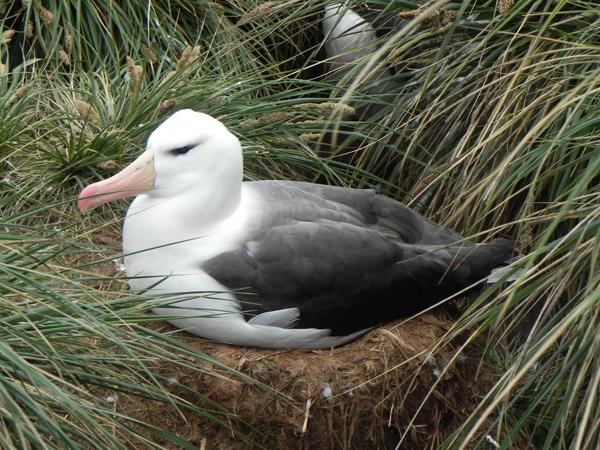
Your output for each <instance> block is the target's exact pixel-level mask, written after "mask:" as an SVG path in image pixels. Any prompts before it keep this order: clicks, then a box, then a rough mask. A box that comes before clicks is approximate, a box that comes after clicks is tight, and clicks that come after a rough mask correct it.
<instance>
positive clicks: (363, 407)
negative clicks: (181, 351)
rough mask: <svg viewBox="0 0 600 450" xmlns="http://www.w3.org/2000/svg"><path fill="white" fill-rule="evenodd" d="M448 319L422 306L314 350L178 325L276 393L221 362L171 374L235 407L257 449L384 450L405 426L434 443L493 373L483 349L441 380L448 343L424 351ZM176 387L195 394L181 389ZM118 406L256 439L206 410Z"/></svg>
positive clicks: (210, 444)
mask: <svg viewBox="0 0 600 450" xmlns="http://www.w3.org/2000/svg"><path fill="white" fill-rule="evenodd" d="M449 326H450V322H448V321H447V320H444V319H442V318H440V316H439V314H436V313H428V314H424V315H422V316H421V317H418V318H414V319H411V320H408V321H401V322H396V323H394V324H388V325H386V326H383V327H380V328H378V329H376V330H373V331H372V332H370V333H369V334H368V335H366V336H365V337H363V338H361V339H359V340H357V341H355V342H353V343H350V344H348V345H346V346H344V347H340V348H336V349H331V350H320V351H310V352H302V351H277V350H263V349H248V348H240V347H233V346H229V345H223V344H218V343H214V342H206V341H202V340H198V339H196V338H190V337H189V335H185V334H183V333H182V334H180V337H181V339H185V340H187V341H188V343H189V345H190V346H192V347H194V348H196V349H197V350H199V351H201V352H203V353H205V354H208V355H210V356H212V357H214V358H217V359H218V360H220V361H221V362H223V363H225V364H226V365H227V366H229V367H232V368H234V369H236V370H239V371H241V372H244V373H246V374H248V375H250V376H251V377H253V378H254V379H256V380H258V381H260V382H262V383H264V384H266V385H268V386H271V387H272V388H274V389H276V390H278V391H279V392H281V394H282V396H277V395H275V394H272V393H269V392H265V391H264V390H263V389H261V388H260V387H258V386H256V385H252V384H249V383H246V382H244V381H241V380H240V379H239V378H236V377H235V376H233V375H231V374H229V373H227V372H224V371H223V372H219V373H220V375H221V377H215V376H214V375H209V374H204V375H198V374H197V373H193V374H192V373H191V372H190V373H185V374H181V373H180V374H177V381H178V383H179V384H180V385H183V386H185V387H186V389H192V390H194V391H197V392H200V393H202V394H203V395H206V396H207V397H209V398H210V399H212V400H213V401H216V402H218V403H220V404H221V405H222V406H223V407H225V408H226V409H228V410H229V411H231V412H232V413H234V414H235V415H236V416H237V419H235V418H230V423H231V425H232V427H233V428H235V429H238V430H240V431H242V432H244V433H246V434H247V435H248V436H250V437H251V438H252V439H253V440H254V441H255V443H256V445H255V447H256V448H260V447H261V446H264V447H265V448H269V449H272V448H277V449H311V450H313V449H337V448H339V449H355V448H360V449H371V448H372V449H376V448H382V449H384V448H385V449H389V448H394V447H395V446H396V444H397V443H398V440H399V437H400V435H401V434H402V433H404V432H405V431H406V434H407V435H406V438H405V439H404V442H403V444H402V445H401V446H400V447H399V448H402V449H415V448H418V449H429V448H437V446H438V445H439V444H440V443H441V442H442V440H443V439H444V438H445V437H447V436H448V435H449V434H450V433H452V432H453V431H454V430H455V429H456V428H457V427H458V425H459V424H460V423H461V421H462V420H464V419H465V418H466V417H467V415H468V413H469V412H471V411H472V410H473V409H474V407H475V405H476V404H477V399H478V398H479V395H480V394H481V393H482V392H485V389H486V388H489V387H490V383H491V380H492V378H493V377H492V376H491V370H490V369H487V370H486V368H485V367H484V368H479V371H478V364H479V362H480V360H479V358H459V361H458V362H457V363H456V365H455V366H453V367H451V368H450V370H448V371H447V372H446V373H442V374H441V377H442V378H441V380H438V377H439V376H440V370H441V369H442V368H443V367H444V365H445V364H446V363H447V362H448V361H449V360H450V359H451V358H452V356H453V349H450V348H447V349H446V350H443V351H440V352H438V353H437V354H436V356H435V358H431V357H430V358H428V357H427V354H428V353H427V352H428V349H429V348H430V347H431V345H432V344H433V343H434V342H435V341H436V340H437V339H438V338H439V337H440V336H442V335H443V334H444V333H445V332H446V331H447V329H448V327H449ZM169 328H170V327H169ZM171 330H172V329H171ZM163 331H169V330H167V329H165V330H163ZM157 369H158V370H160V369H161V368H157ZM162 369H163V370H166V371H167V372H168V370H169V368H168V367H162ZM476 373H479V375H478V379H477V380H475V374H476ZM436 381H439V383H438V384H437V386H435V388H434V389H433V394H430V395H429V399H428V400H427V402H425V404H424V406H422V407H421V403H422V402H423V400H424V399H425V398H426V397H427V396H428V393H429V392H430V390H431V389H432V387H434V385H435V384H436ZM328 390H330V392H331V395H328V394H329V392H328ZM173 391H174V393H176V394H180V395H181V396H182V397H184V398H187V399H190V400H191V398H190V397H189V396H187V395H186V394H185V392H184V390H181V391H180V392H179V391H178V390H177V388H176V387H174V389H173ZM120 406H122V407H123V411H121V412H125V413H128V414H132V415H133V416H134V417H136V418H139V419H141V420H144V421H148V422H150V423H152V424H155V425H160V426H162V427H165V426H166V427H167V429H169V430H171V431H172V432H175V433H177V434H178V435H180V436H182V437H185V438H186V439H188V440H190V441H191V442H192V443H193V444H195V445H198V446H201V445H206V448H207V449H208V448H209V449H247V448H252V446H249V444H248V443H247V442H243V441H241V440H239V439H237V438H235V437H234V436H233V435H232V433H231V432H229V431H227V430H225V429H223V428H222V427H219V426H217V425H214V424H212V423H211V422H209V421H207V420H205V419H203V418H202V417H198V416H195V415H192V414H187V413H185V414H184V416H181V415H180V414H179V413H178V412H176V411H171V412H165V410H164V409H165V406H164V405H157V404H153V403H152V402H150V401H145V400H139V399H129V400H128V401H127V405H123V404H122V405H120ZM419 408H421V411H420V412H419V413H418V414H417V417H416V419H415V420H414V421H413V416H414V414H415V412H417V411H418V410H419ZM411 421H412V423H411Z"/></svg>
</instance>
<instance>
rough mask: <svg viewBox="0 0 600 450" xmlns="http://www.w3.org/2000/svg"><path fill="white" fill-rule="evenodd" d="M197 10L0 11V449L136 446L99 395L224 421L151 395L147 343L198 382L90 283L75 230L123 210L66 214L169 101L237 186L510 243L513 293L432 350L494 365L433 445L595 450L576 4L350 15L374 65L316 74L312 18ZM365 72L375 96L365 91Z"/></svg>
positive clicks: (598, 230)
mask: <svg viewBox="0 0 600 450" xmlns="http://www.w3.org/2000/svg"><path fill="white" fill-rule="evenodd" d="M199 3H201V5H200V4H195V3H194V4H192V2H186V1H183V0H180V1H176V2H152V3H150V4H148V3H147V2H139V1H133V2H127V3H126V6H122V5H115V4H114V2H104V1H98V2H77V1H60V2H59V1H48V2H13V3H11V4H6V3H3V4H2V5H1V6H0V8H3V9H1V11H2V13H3V15H2V18H3V19H2V33H3V34H2V40H1V42H2V43H1V44H0V50H1V53H2V66H0V165H1V166H0V169H1V171H2V177H1V180H0V220H1V222H2V223H1V227H0V233H1V235H0V252H1V257H2V260H1V262H0V271H1V275H0V277H1V278H0V299H1V308H2V321H3V326H2V327H0V333H1V334H2V339H0V341H1V342H2V346H1V347H2V357H1V358H0V361H1V363H0V367H1V371H0V383H1V385H2V393H1V394H0V395H2V402H3V404H4V405H7V406H6V407H5V409H4V412H3V413H2V423H1V426H2V427H3V430H2V431H3V432H2V433H0V435H1V436H2V437H1V438H0V439H4V441H1V440H0V442H2V444H3V446H6V447H7V448H10V447H22V448H27V447H28V446H29V447H32V446H33V447H35V446H39V447H42V448H43V447H46V448H77V447H81V446H83V447H86V446H87V447H94V446H96V448H107V447H108V448H124V447H126V446H127V445H128V444H127V443H125V442H123V441H122V437H123V436H129V437H128V438H127V439H130V440H131V442H134V441H136V440H137V442H138V443H139V442H142V443H143V444H144V445H148V446H150V445H151V444H150V443H149V442H148V441H147V439H148V438H147V435H144V436H142V435H141V434H140V433H139V431H136V430H137V429H136V428H135V427H133V428H131V427H130V426H129V425H128V423H129V422H128V421H126V420H124V418H122V417H119V416H118V415H115V411H114V410H113V409H112V408H111V405H110V404H107V403H106V402H105V401H104V400H105V399H106V397H108V396H110V395H112V394H111V393H110V392H112V391H113V390H114V391H119V390H121V391H128V392H131V393H136V394H137V395H141V396H147V397H151V398H156V399H158V400H159V401H163V402H166V403H171V404H174V405H175V406H176V407H178V408H181V409H182V410H183V409H185V410H188V411H193V412H195V413H198V414H209V415H211V416H214V418H215V420H217V421H222V420H224V419H223V418H222V417H224V416H223V414H224V415H225V416H226V415H227V413H226V412H222V411H220V409H219V407H218V406H216V405H213V404H211V403H210V402H208V400H206V402H205V404H206V408H203V409H201V408H199V407H198V406H196V404H194V403H192V402H188V401H184V400H182V399H178V398H176V397H174V396H173V395H172V394H169V390H168V389H166V388H165V387H164V383H165V381H164V379H160V376H159V375H158V374H156V373H153V372H152V370H150V369H149V368H148V367H151V366H152V365H153V364H154V363H156V361H159V360H162V359H164V358H165V354H164V352H165V348H168V349H169V354H168V359H169V360H171V361H172V362H173V364H180V365H182V366H185V367H188V366H190V365H191V366H194V367H195V370H206V366H204V365H201V364H197V363H193V362H190V356H193V358H195V359H198V361H201V360H202V359H203V358H204V356H203V355H202V354H200V353H198V352H194V353H190V350H189V349H187V348H186V347H185V346H184V345H183V344H180V343H178V341H177V340H174V339H170V338H169V337H168V336H167V337H165V336H162V335H160V334H159V333H153V332H151V331H149V329H148V328H147V327H144V326H142V325H143V324H145V323H147V322H150V321H152V316H149V315H148V314H147V313H146V310H147V307H148V305H149V303H148V302H149V300H145V299H140V298H137V297H135V296H132V295H124V294H123V291H122V287H121V286H116V285H112V284H111V281H110V280H109V278H110V277H109V278H107V277H105V278H103V277H102V276H101V277H100V278H99V279H98V278H97V275H96V274H92V273H91V272H93V271H95V269H96V268H97V267H99V266H100V263H96V264H95V265H94V264H92V265H91V266H90V265H89V263H90V262H92V261H94V260H95V258H99V259H104V260H108V261H109V262H110V264H112V259H113V258H116V257H118V248H117V244H116V243H115V242H113V241H109V242H107V243H105V244H103V243H101V242H100V243H98V240H97V239H96V241H95V243H93V242H94V241H93V239H92V236H93V235H97V233H98V232H100V233H102V231H103V230H109V231H110V233H109V234H111V235H114V233H115V230H116V229H118V227H119V224H120V220H121V218H122V216H123V212H124V207H125V204H124V203H123V204H122V205H121V207H118V208H113V209H109V208H105V209H102V210H101V211H100V212H99V213H98V214H94V216H87V217H81V216H79V215H78V214H77V213H76V211H75V208H74V199H75V195H76V193H77V192H78V190H79V189H80V188H81V186H83V185H84V184H85V183H87V182H88V181H90V180H92V179H97V178H103V177H106V176H108V175H110V174H112V173H114V171H115V170H116V168H118V167H120V166H122V165H123V164H124V163H126V162H128V161H130V160H132V159H133V157H134V156H135V155H137V154H138V153H139V151H140V150H141V149H142V147H143V145H144V141H145V139H146V137H147V136H148V134H149V132H150V130H152V129H153V128H154V127H155V126H156V125H157V124H158V123H160V121H161V120H163V119H164V118H165V117H167V115H168V114H169V113H170V112H172V111H175V110H176V109H180V108H186V107H190V108H194V109H197V110H202V111H205V112H208V113H210V114H211V115H213V116H219V117H221V119H222V120H223V121H224V122H225V123H226V125H227V126H228V127H230V129H232V131H233V132H234V133H236V134H237V135H238V136H239V137H240V139H241V141H242V143H243V145H244V153H245V158H246V178H247V179H260V178H276V179H295V180H309V181H319V182H325V183H331V184H336V185H344V186H353V187H369V186H378V187H379V188H380V189H381V190H382V192H384V193H386V194H388V195H391V196H394V197H395V198H398V199H400V200H402V201H403V202H405V203H407V204H409V205H410V206H412V207H414V208H416V209H418V210H419V211H420V212H422V213H424V214H425V215H427V216H428V217H429V218H431V219H433V220H436V221H438V222H440V223H443V224H445V225H447V226H450V227H452V228H454V229H456V230H457V231H459V232H461V233H462V234H464V235H468V236H472V237H473V239H475V240H478V241H484V240H488V239H490V238H492V237H494V236H497V235H502V236H510V237H513V238H515V239H516V240H517V243H518V249H519V251H520V252H521V253H523V254H524V255H525V256H526V258H525V260H524V261H523V262H522V263H521V266H522V268H524V269H525V270H524V272H523V275H522V276H521V277H520V279H519V280H518V281H517V282H516V283H514V284H512V285H510V286H505V287H503V288H501V289H500V288H498V287H495V288H493V289H490V290H488V291H484V292H483V293H482V295H481V296H480V297H479V298H478V299H477V300H476V301H475V302H474V303H472V304H471V305H470V306H469V307H468V308H467V309H466V311H465V312H464V315H463V316H462V318H461V319H460V320H458V321H457V322H456V324H455V326H454V327H453V328H452V329H451V330H449V331H448V333H447V334H446V337H445V338H444V339H441V340H440V341H439V343H438V348H443V346H444V345H453V344H454V342H453V341H454V340H455V339H458V337H461V339H463V338H464V337H465V336H467V342H470V341H475V340H476V339H483V340H484V341H485V342H487V345H486V348H487V356H486V358H492V359H494V360H495V361H496V362H497V363H498V364H500V365H501V366H502V367H503V368H504V373H503V374H500V376H499V378H498V381H497V384H496V385H495V386H494V387H493V388H492V389H490V392H489V394H488V395H487V396H486V397H485V398H483V399H482V400H481V403H480V405H479V408H478V409H477V410H476V411H475V412H474V413H473V414H472V416H471V418H470V419H469V420H468V421H466V422H465V423H464V425H463V426H462V427H461V428H460V429H458V430H457V431H456V433H455V435H454V436H453V437H452V438H451V439H449V440H448V441H447V442H446V443H445V444H444V445H445V447H446V448H461V446H465V445H467V444H466V443H467V442H469V443H470V444H469V445H475V446H477V445H480V446H483V445H486V444H485V443H484V442H483V441H482V439H483V436H485V434H490V435H491V436H493V437H494V439H496V440H497V441H498V442H499V443H500V445H501V448H509V447H511V445H512V444H511V443H512V442H514V441H515V439H519V442H523V441H522V440H523V439H525V440H528V441H529V442H530V444H531V445H533V446H534V447H536V448H594V445H595V443H597V442H598V440H599V433H600V430H598V427H597V423H598V421H599V414H600V413H599V411H598V402H597V398H598V385H599V381H600V380H599V378H598V373H600V370H598V369H600V368H599V367H598V361H600V358H598V356H599V353H600V345H599V341H598V337H597V330H598V326H599V322H598V310H599V308H598V304H599V298H598V292H599V290H598V286H599V285H600V275H599V274H600V270H598V261H599V258H598V255H599V253H600V246H599V243H598V235H599V234H600V188H599V186H598V184H599V183H598V181H599V180H600V152H599V151H598V148H599V141H598V136H600V133H599V131H600V127H599V121H600V108H599V104H598V103H599V96H598V92H599V90H600V71H599V70H598V62H599V59H600V51H599V48H600V47H599V46H600V39H599V36H598V30H599V29H600V28H599V27H598V25H599V19H600V15H599V13H598V10H597V8H596V6H595V5H594V4H593V3H592V2H584V1H563V2H553V3H552V2H541V1H519V2H516V1H506V2H492V1H480V2H469V1H463V2H458V3H449V2H444V1H440V2H437V3H431V4H427V5H423V6H422V7H421V8H420V9H419V10H418V11H416V8H417V7H418V6H419V5H417V4H416V3H411V2H383V1H381V2H369V3H368V5H366V6H368V8H367V9H365V4H364V3H363V2H351V3H352V4H355V5H356V7H357V10H360V11H361V12H362V13H363V14H365V17H369V20H371V21H372V22H373V23H374V24H376V25H379V26H380V29H379V34H378V36H379V38H380V47H379V48H380V49H381V50H380V52H376V53H374V54H372V55H371V58H370V59H366V60H365V61H361V62H360V64H357V65H356V66H355V67H353V68H348V69H347V70H340V71H339V73H337V74H327V73H326V72H327V67H328V66H327V65H326V64H324V63H323V62H322V58H323V57H324V52H323V36H322V34H321V33H320V29H319V26H318V25H316V24H315V22H316V21H317V20H318V19H319V18H320V17H321V11H322V6H323V4H324V3H331V2H323V1H308V2H306V1H304V2H294V1H280V2H266V3H265V2H259V1H243V2H242V1H229V2H224V1H223V2H212V1H204V2H199ZM410 10H412V12H411V11H410ZM383 70H385V71H386V73H387V74H388V75H386V76H387V77H388V78H389V80H388V81H389V84H387V86H389V89H388V90H387V92H386V95H381V94H374V93H373V92H374V88H373V83H374V81H373V80H377V79H379V80H380V78H378V77H379V75H378V74H380V73H381V71H383ZM340 102H341V103H342V104H343V105H347V106H339V104H340ZM331 104H338V106H337V107H332V106H330V105H331ZM372 104H377V105H380V106H381V108H378V109H377V111H376V114H375V115H373V116H362V117H361V118H360V120H357V119H356V117H357V115H356V114H353V113H352V111H353V110H358V111H360V110H361V108H363V107H365V105H372ZM90 255H100V256H99V257H98V256H95V257H92V256H90ZM85 258H90V260H89V261H84V260H85ZM74 261H75V262H77V263H76V265H74V263H73V262H74ZM105 262H106V261H105ZM86 264H87V265H86ZM111 276H112V274H111ZM94 277H96V278H94ZM99 288H101V289H99ZM461 345H462V344H461ZM453 348H458V349H460V348H462V347H461V346H460V345H459V346H455V347H453ZM455 354H456V358H459V356H460V351H455ZM211 362H212V363H213V364H218V363H217V362H214V361H211ZM90 386H99V387H100V388H101V389H100V390H99V391H95V390H94V389H90ZM200 400H202V399H200ZM16 417H18V418H20V419H18V420H16V419H15V418H16ZM64 417H68V420H64V419H63V418H64ZM99 424H100V426H99ZM595 424H596V425H595ZM115 430H118V431H115ZM154 431H155V432H156V433H159V434H161V433H162V435H163V436H166V437H167V438H168V439H171V440H172V442H173V443H175V444H177V445H184V444H183V443H181V442H180V440H179V439H180V438H178V437H177V436H175V435H172V436H171V435H169V433H168V431H166V430H162V431H160V430H154ZM475 436H476V437H477V439H476V442H474V440H473V438H474V437H475ZM398 439H399V440H400V439H408V438H407V436H406V435H405V436H402V435H401V436H399V438H398ZM132 445H133V444H132ZM138 445H141V444H138Z"/></svg>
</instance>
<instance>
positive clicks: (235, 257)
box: [80, 111, 512, 349]
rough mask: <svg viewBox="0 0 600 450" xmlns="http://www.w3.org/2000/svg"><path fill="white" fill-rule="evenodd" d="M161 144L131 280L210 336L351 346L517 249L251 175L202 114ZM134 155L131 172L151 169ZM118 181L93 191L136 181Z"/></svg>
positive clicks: (372, 202)
mask: <svg viewBox="0 0 600 450" xmlns="http://www.w3.org/2000/svg"><path fill="white" fill-rule="evenodd" d="M173 136H176V139H175V142H173V139H174V138H173ZM192 144H193V145H192ZM196 144H197V145H196ZM148 152H150V155H151V156H152V161H153V165H154V173H155V175H154V176H155V178H154V181H153V185H152V187H151V188H148V187H147V183H146V184H144V186H145V187H144V188H143V191H142V192H140V193H139V195H138V196H137V198H136V199H135V200H134V202H133V203H132V205H131V206H130V208H129V210H128V213H127V217H126V220H125V226H124V231H123V249H124V254H125V266H126V269H127V275H128V276H129V277H130V285H131V287H132V289H133V290H134V291H137V292H144V293H145V294H146V295H152V296H154V297H166V298H167V300H166V304H165V305H162V306H161V307H157V308H155V312H157V313H159V314H161V315H165V316H170V319H169V321H170V322H172V323H173V324H175V325H176V326H178V327H179V328H182V329H185V330H187V331H189V332H191V333H194V334H197V335H199V336H202V337H206V338H209V339H215V340H218V341H221V342H227V343H232V344H237V345H247V346H257V347H270V348H305V349H309V348H323V347H330V346H335V345H340V344H343V343H345V342H348V341H350V340H352V339H354V338H356V337H357V336H359V335H361V334H362V333H364V332H365V331H366V330H368V329H370V328H371V327H373V326H376V325H378V324H380V323H383V322H386V321H389V320H392V319H395V318H398V317H403V316H407V315H410V314H414V313H416V312H418V311H421V310H423V309H426V308H428V307H430V306H432V305H434V304H435V303H436V302H439V301H440V300H442V299H444V298H446V297H447V296H450V295H452V294H454V293H456V292H458V291H460V290H462V289H465V288H468V287H469V286H471V285H473V284H474V283H476V282H478V281H480V280H482V279H483V278H485V277H486V276H487V275H488V274H489V273H490V271H491V270H492V269H493V268H494V267H496V266H498V265H500V264H501V263H502V262H503V261H504V260H506V259H508V258H509V257H510V256H511V253H512V244H511V243H510V242H509V241H506V240H503V239H497V240H495V241H493V242H491V243H489V244H474V243H472V242H469V241H467V240H465V239H463V238H462V237H461V236H460V235H458V234H457V233H455V232H453V231H451V230H448V229H445V228H443V227H440V226H438V225H436V224H434V223H433V222H431V221H429V220H427V219H425V218H424V217H423V216H421V215H419V214H417V213H416V212H415V211H413V210H411V209H409V208H407V207H406V206H404V205H402V204H400V203H398V202H396V201H394V200H392V199H390V198H387V197H385V196H382V195H378V194H377V193H375V192H374V191H373V190H358V189H348V188H341V187H332V186H324V185H318V184H311V183H302V182H291V181H259V182H242V166H241V147H240V145H239V142H238V141H237V139H236V138H235V137H234V136H233V135H232V134H231V133H230V132H229V131H228V130H227V129H226V128H225V127H224V126H223V125H222V124H221V123H220V122H218V121H216V120H215V119H213V118H211V117H209V116H206V115H203V114H198V113H195V112H193V111H180V112H178V113H176V114H175V115H174V116H172V117H171V118H170V119H169V120H167V121H166V122H165V123H164V124H163V125H161V126H160V127H159V128H158V129H157V130H156V131H155V132H154V133H153V134H152V136H151V138H150V140H149V143H148V150H147V153H148ZM144 155H146V154H144ZM144 155H142V156H141V157H140V158H138V160H140V161H142V162H143V164H144V166H143V170H146V169H145V168H146V167H147V165H148V163H147V161H148V160H149V158H150V156H144ZM138 160H136V161H138ZM135 164H138V166H135ZM133 165H134V166H135V167H133V168H131V166H130V168H127V169H125V170H124V171H123V173H126V174H127V176H128V177H131V176H133V177H140V176H141V175H139V173H141V171H142V169H140V167H142V166H139V163H134V164H133ZM131 174H133V175H131ZM113 178H115V180H113V179H109V180H105V181H104V182H100V183H96V185H92V186H91V187H89V188H87V189H90V191H89V192H93V193H96V192H102V191H107V189H108V187H109V186H110V185H111V183H112V185H115V183H116V184H118V185H119V186H121V184H124V182H123V181H122V180H121V179H120V178H119V175H116V176H115V177H113ZM111 180H112V181H111ZM134 184H135V183H134ZM85 192H86V191H83V192H82V196H83V197H84V200H81V201H80V207H81V208H82V209H85V208H86V204H85V202H86V201H90V202H91V201H92V200H87V199H85V195H84V194H85ZM104 195H107V194H104ZM110 195H111V197H110V198H111V199H112V198H113V197H114V194H110ZM122 196H125V195H122ZM96 203H97V204H100V203H101V201H97V202H96Z"/></svg>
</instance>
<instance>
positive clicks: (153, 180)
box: [77, 109, 242, 212]
mask: <svg viewBox="0 0 600 450" xmlns="http://www.w3.org/2000/svg"><path fill="white" fill-rule="evenodd" d="M241 180H242V149H241V146H240V142H239V141H238V139H237V138H236V137H235V136H234V135H233V134H232V133H231V132H230V131H229V130H228V129H227V128H226V127H225V125H223V124H222V123H221V122H219V121H218V120H216V119H215V118H213V117H211V116H209V115H207V114H203V113H199V112H196V111H192V110H190V109H184V110H181V111H178V112H176V113H175V114H173V115H172V116H171V117H169V118H168V119H167V120H165V121H164V122H163V123H162V124H161V125H160V126H159V127H158V128H157V129H156V130H154V131H153V132H152V134H151V135H150V138H149V139H148V144H147V146H146V151H145V152H144V153H142V154H141V155H140V156H139V157H138V158H137V159H136V160H135V161H133V162H132V163H131V164H130V165H129V166H127V167H125V168H124V169H123V170H122V171H121V172H119V173H117V174H116V175H114V176H112V177H110V178H108V179H106V180H103V181H99V182H97V183H94V184H91V185H89V186H87V187H86V188H85V189H83V190H82V191H81V193H80V194H79V199H78V202H77V207H78V208H79V209H80V210H81V211H82V212H85V211H88V210H90V209H92V208H95V207H96V206H100V205H102V204H104V203H108V202H112V201H114V200H118V199H122V198H125V197H131V196H136V195H138V194H142V193H145V194H146V195H149V196H151V197H156V198H160V199H167V198H170V197H175V196H178V195H181V194H184V193H185V192H189V191H191V190H194V189H196V188H197V187H198V186H201V185H203V184H209V185H210V184H211V183H213V184H214V183H219V184H221V185H227V183H229V185H233V186H236V185H237V184H239V183H241Z"/></svg>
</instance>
